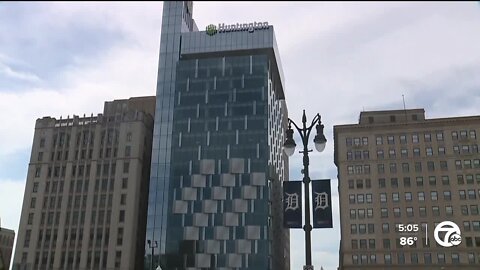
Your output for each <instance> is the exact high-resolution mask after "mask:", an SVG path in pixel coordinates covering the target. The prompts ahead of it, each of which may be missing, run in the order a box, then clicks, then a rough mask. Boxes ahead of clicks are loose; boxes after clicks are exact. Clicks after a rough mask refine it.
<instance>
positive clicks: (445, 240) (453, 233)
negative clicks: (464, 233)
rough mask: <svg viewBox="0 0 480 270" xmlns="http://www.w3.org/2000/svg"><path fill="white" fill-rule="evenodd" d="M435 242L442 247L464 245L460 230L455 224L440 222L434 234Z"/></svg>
mask: <svg viewBox="0 0 480 270" xmlns="http://www.w3.org/2000/svg"><path fill="white" fill-rule="evenodd" d="M433 236H434V237H435V241H437V243H438V244H439V245H440V246H442V247H453V246H458V245H460V243H462V237H461V232H460V228H459V227H458V225H457V224H455V222H452V221H443V222H440V223H439V224H438V225H437V226H436V227H435V230H434V232H433Z"/></svg>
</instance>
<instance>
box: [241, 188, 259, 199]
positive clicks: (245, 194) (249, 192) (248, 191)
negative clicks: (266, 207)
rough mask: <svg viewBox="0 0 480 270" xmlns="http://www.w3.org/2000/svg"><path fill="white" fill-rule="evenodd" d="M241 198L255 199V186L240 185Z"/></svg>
mask: <svg viewBox="0 0 480 270" xmlns="http://www.w3.org/2000/svg"><path fill="white" fill-rule="evenodd" d="M242 198H243V199H256V198H257V188H256V187H254V186H243V187H242Z"/></svg>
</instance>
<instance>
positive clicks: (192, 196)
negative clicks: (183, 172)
mask: <svg viewBox="0 0 480 270" xmlns="http://www.w3.org/2000/svg"><path fill="white" fill-rule="evenodd" d="M196 199H197V189H196V188H190V187H184V188H182V200H186V201H195V200H196Z"/></svg>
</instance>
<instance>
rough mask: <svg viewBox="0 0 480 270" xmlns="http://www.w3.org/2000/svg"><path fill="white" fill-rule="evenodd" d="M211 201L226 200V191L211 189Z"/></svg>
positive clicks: (224, 189) (223, 189)
mask: <svg viewBox="0 0 480 270" xmlns="http://www.w3.org/2000/svg"><path fill="white" fill-rule="evenodd" d="M212 199H214V200H226V199H227V189H226V188H223V187H213V188H212Z"/></svg>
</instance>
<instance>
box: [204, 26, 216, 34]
mask: <svg viewBox="0 0 480 270" xmlns="http://www.w3.org/2000/svg"><path fill="white" fill-rule="evenodd" d="M206 31H207V35H209V36H213V35H215V34H216V33H217V27H216V26H215V25H213V24H210V25H208V26H207V29H206Z"/></svg>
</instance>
